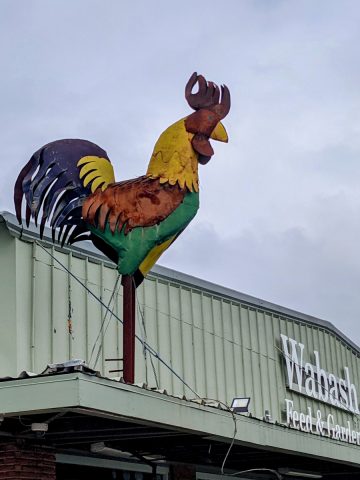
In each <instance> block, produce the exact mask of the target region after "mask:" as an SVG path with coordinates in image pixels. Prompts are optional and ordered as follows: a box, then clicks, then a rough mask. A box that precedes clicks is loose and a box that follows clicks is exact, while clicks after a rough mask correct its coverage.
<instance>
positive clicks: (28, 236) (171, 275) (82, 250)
mask: <svg viewBox="0 0 360 480" xmlns="http://www.w3.org/2000/svg"><path fill="white" fill-rule="evenodd" d="M1 221H4V222H5V224H6V226H7V228H8V230H9V232H10V233H11V234H13V235H15V236H16V237H18V238H22V239H23V240H31V241H33V240H35V239H39V238H40V237H39V233H38V229H37V228H36V227H35V225H34V224H33V223H31V224H30V226H29V228H24V227H23V226H21V225H19V224H18V222H17V219H16V217H15V215H13V214H12V213H10V212H6V211H4V212H0V222H1ZM42 241H43V242H44V243H50V244H51V245H52V240H51V232H50V229H49V228H45V232H44V237H43V240H42ZM56 250H59V251H64V252H69V251H71V252H72V253H73V254H75V255H76V254H78V255H84V256H87V257H91V258H92V259H93V260H99V261H101V262H102V263H105V264H109V265H112V266H113V265H114V264H113V263H112V262H111V261H109V259H108V258H107V257H105V256H104V255H103V254H102V253H101V252H99V250H97V249H96V248H95V247H94V246H93V244H92V243H91V242H80V243H79V244H77V245H73V246H71V247H68V246H64V247H61V246H60V245H56ZM150 275H154V276H156V277H158V278H163V279H165V280H168V281H176V282H180V283H182V284H183V285H186V286H188V287H190V288H193V289H199V290H201V291H203V292H208V293H210V294H212V295H219V296H220V297H225V298H227V299H229V300H230V301H231V300H235V301H238V302H241V303H243V304H247V305H250V306H253V307H256V308H262V309H264V310H268V311H271V312H274V313H277V314H279V315H285V316H287V317H290V318H295V319H297V320H301V321H302V322H304V323H307V324H310V325H316V326H317V327H321V328H323V329H325V330H327V331H329V332H332V333H334V334H335V335H337V336H338V337H339V338H340V339H342V340H343V341H344V342H346V343H347V344H348V345H349V346H350V347H351V348H352V349H354V350H355V351H356V352H357V353H358V354H360V347H359V346H358V345H356V344H355V343H354V342H353V341H352V340H351V339H350V338H348V337H347V336H346V335H345V334H344V333H343V332H341V331H340V330H339V329H338V328H337V327H335V326H334V325H333V324H332V323H331V322H328V321H327V320H322V319H320V318H317V317H314V316H311V315H307V314H305V313H302V312H298V311H296V310H292V309H290V308H287V307H283V306H281V305H277V304H275V303H272V302H268V301H266V300H262V299H260V298H257V297H253V296H251V295H247V294H245V293H241V292H238V291H236V290H233V289H230V288H227V287H223V286H221V285H217V284H215V283H212V282H208V281H207V280H203V279H200V278H197V277H194V276H191V275H188V274H185V273H182V272H179V271H176V270H172V269H170V268H167V267H162V266H160V265H155V266H154V268H153V269H152V271H151V274H150Z"/></svg>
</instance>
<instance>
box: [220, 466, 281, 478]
mask: <svg viewBox="0 0 360 480" xmlns="http://www.w3.org/2000/svg"><path fill="white" fill-rule="evenodd" d="M251 472H270V473H272V474H273V475H275V477H276V478H277V479H278V480H282V479H283V476H282V475H281V474H280V473H279V472H277V471H276V470H274V469H272V468H250V469H248V470H241V471H240V472H235V473H230V474H228V476H229V477H234V476H235V475H241V474H243V473H251Z"/></svg>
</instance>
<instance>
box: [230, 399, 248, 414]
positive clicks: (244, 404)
mask: <svg viewBox="0 0 360 480" xmlns="http://www.w3.org/2000/svg"><path fill="white" fill-rule="evenodd" d="M249 403H250V397H243V398H234V399H233V401H232V404H231V409H232V411H233V412H234V413H247V412H248V411H249Z"/></svg>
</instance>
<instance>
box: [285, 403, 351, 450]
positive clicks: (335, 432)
mask: <svg viewBox="0 0 360 480" xmlns="http://www.w3.org/2000/svg"><path fill="white" fill-rule="evenodd" d="M285 405H286V424H287V426H289V427H291V428H295V429H296V430H301V431H302V432H309V433H310V432H311V433H317V434H318V435H321V436H323V437H328V438H331V439H333V440H339V441H341V442H346V443H350V444H352V445H360V431H358V430H354V429H352V428H351V425H350V422H349V421H348V422H346V427H345V426H343V425H338V424H336V423H335V420H334V416H333V415H332V414H331V413H329V414H328V415H326V416H323V415H322V412H321V410H315V411H314V412H313V411H312V409H311V407H308V408H307V411H306V412H298V411H297V410H295V409H294V402H293V401H292V400H289V399H287V398H286V399H285ZM313 413H315V417H314V416H313Z"/></svg>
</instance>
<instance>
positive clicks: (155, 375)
mask: <svg viewBox="0 0 360 480" xmlns="http://www.w3.org/2000/svg"><path fill="white" fill-rule="evenodd" d="M135 298H136V301H137V304H138V309H139V312H140V316H141V321H142V327H143V331H144V341H145V342H147V335H146V326H145V316H144V312H143V311H142V310H141V305H140V302H139V298H138V295H137V290H135ZM143 352H144V358H145V368H146V362H147V357H146V348H145V347H143ZM150 363H151V368H152V371H153V374H154V378H155V383H156V388H160V384H159V380H158V377H157V373H156V369H155V365H154V362H153V358H152V356H151V355H150ZM146 371H147V370H146ZM146 381H147V376H146Z"/></svg>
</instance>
